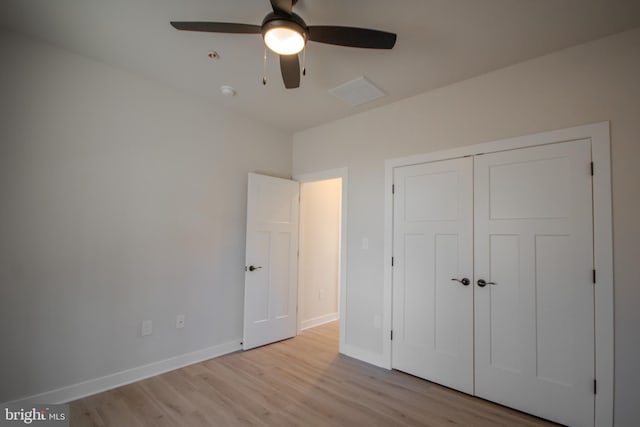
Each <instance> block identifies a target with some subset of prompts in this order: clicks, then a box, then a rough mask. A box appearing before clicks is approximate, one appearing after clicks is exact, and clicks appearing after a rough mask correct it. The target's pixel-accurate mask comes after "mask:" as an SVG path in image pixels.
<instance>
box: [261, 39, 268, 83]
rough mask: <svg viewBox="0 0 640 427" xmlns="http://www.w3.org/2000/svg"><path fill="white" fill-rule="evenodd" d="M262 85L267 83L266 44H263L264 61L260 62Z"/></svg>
mask: <svg viewBox="0 0 640 427" xmlns="http://www.w3.org/2000/svg"><path fill="white" fill-rule="evenodd" d="M262 85H263V86H266V85H267V45H265V46H264V62H263V64H262Z"/></svg>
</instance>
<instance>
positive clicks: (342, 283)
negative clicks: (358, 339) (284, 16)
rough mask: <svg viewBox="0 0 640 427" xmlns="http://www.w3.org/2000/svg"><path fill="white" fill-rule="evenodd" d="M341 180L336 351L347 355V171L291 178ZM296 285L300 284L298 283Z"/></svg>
mask: <svg viewBox="0 0 640 427" xmlns="http://www.w3.org/2000/svg"><path fill="white" fill-rule="evenodd" d="M334 178H342V200H341V219H340V265H339V266H338V268H339V270H340V272H339V280H338V315H339V318H340V326H339V332H338V336H339V338H338V351H339V352H340V353H343V354H347V351H348V350H347V344H346V340H347V337H346V335H347V334H346V331H347V328H346V319H347V235H348V234H347V226H348V225H349V222H348V218H347V213H348V212H349V209H348V200H349V169H348V168H346V167H345V168H336V169H328V170H324V171H318V172H310V173H304V174H298V175H295V176H294V177H293V179H294V180H296V181H299V182H313V181H322V180H325V179H334ZM298 283H300V282H299V281H298ZM298 305H300V292H298ZM301 327H302V326H301V322H300V319H298V328H299V329H298V331H300V330H301Z"/></svg>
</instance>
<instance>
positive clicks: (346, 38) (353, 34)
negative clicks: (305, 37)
mask: <svg viewBox="0 0 640 427" xmlns="http://www.w3.org/2000/svg"><path fill="white" fill-rule="evenodd" d="M308 29H309V40H312V41H314V42H320V43H327V44H335V45H338V46H350V47H364V48H369V49H391V48H393V46H394V45H395V44H396V35H395V34H394V33H387V32H386V31H379V30H370V29H368V28H355V27H336V26H332V25H311V26H310V27H308Z"/></svg>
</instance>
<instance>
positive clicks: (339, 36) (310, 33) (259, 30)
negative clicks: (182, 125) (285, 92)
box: [171, 0, 396, 89]
mask: <svg viewBox="0 0 640 427" xmlns="http://www.w3.org/2000/svg"><path fill="white" fill-rule="evenodd" d="M270 2H271V7H272V8H273V12H270V13H269V14H267V16H265V17H264V19H263V20H262V25H252V24H236V23H231V22H171V25H172V26H173V27H174V28H176V29H178V30H185V31H201V32H205V33H234V34H262V37H263V39H264V42H265V44H266V45H267V47H268V48H269V49H271V50H272V51H274V52H275V53H277V54H278V55H279V56H280V70H281V72H282V80H283V81H284V86H285V87H286V88H287V89H295V88H297V87H299V86H300V62H299V60H298V53H299V52H300V51H302V49H304V47H305V45H306V43H307V41H314V42H320V43H327V44H333V45H338V46H350V47H360V48H369V49H391V48H393V46H394V45H395V43H396V35H395V34H393V33H388V32H385V31H379V30H371V29H368V28H356V27H340V26H331V25H310V26H308V25H307V24H306V23H305V22H304V20H303V19H302V18H301V17H300V16H298V15H296V14H295V13H293V6H294V5H295V4H296V3H298V0H270Z"/></svg>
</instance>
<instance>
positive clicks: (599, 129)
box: [383, 121, 614, 427]
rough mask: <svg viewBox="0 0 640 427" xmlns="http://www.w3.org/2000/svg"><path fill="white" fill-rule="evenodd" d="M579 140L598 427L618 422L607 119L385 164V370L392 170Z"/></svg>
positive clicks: (389, 304)
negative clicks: (589, 181)
mask: <svg viewBox="0 0 640 427" xmlns="http://www.w3.org/2000/svg"><path fill="white" fill-rule="evenodd" d="M580 139H590V140H591V156H592V158H591V159H592V161H593V163H594V170H595V173H594V176H593V238H594V246H593V254H594V268H595V270H596V272H597V274H596V276H597V277H596V279H597V283H596V284H595V285H594V286H595V293H594V296H595V307H594V315H595V356H596V363H595V372H596V378H597V381H598V386H597V394H595V426H597V427H599V426H610V425H612V424H613V386H614V383H613V382H614V367H613V366H614V342H613V339H614V328H613V310H614V300H613V298H614V295H613V234H612V226H613V221H612V211H611V209H612V203H611V154H610V150H611V148H610V145H611V142H610V123H609V122H608V121H605V122H599V123H593V124H587V125H583V126H576V127H572V128H567V129H561V130H555V131H549V132H542V133H536V134H531V135H526V136H519V137H514V138H507V139H501V140H497V141H492V142H485V143H480V144H475V145H470V146H466V147H459V148H452V149H447V150H442V151H435V152H432V153H426V154H418V155H414V156H408V157H401V158H395V159H388V160H386V161H385V201H384V259H385V260H389V262H386V261H385V263H384V293H383V304H384V305H383V334H384V335H383V336H384V337H385V339H384V340H383V366H384V367H386V368H387V369H391V357H392V355H391V340H390V338H389V337H390V331H391V330H392V322H391V321H392V304H393V301H392V295H393V292H392V291H393V274H392V266H391V257H392V256H393V193H392V191H393V187H392V186H393V169H394V168H396V167H402V166H410V165H414V164H419V163H428V162H435V161H439V160H447V159H453V158H458V157H465V156H473V155H478V154H484V153H492V152H498V151H505V150H514V149H519V148H526V147H535V146H539V145H546V144H553V143H558V142H566V141H574V140H580Z"/></svg>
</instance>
